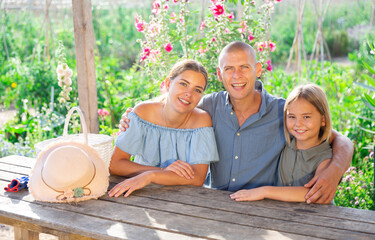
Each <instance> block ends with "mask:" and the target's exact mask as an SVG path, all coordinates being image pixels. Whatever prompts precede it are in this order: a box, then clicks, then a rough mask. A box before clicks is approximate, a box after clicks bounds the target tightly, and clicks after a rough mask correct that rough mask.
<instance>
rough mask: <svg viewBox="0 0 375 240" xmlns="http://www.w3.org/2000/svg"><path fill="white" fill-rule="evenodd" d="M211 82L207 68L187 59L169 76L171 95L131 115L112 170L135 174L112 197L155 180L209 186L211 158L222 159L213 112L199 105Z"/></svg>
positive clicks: (167, 81) (166, 81)
mask: <svg viewBox="0 0 375 240" xmlns="http://www.w3.org/2000/svg"><path fill="white" fill-rule="evenodd" d="M206 86H207V72H206V70H205V69H204V67H203V66H202V65H201V64H200V63H198V62H196V61H193V60H184V61H181V62H179V63H177V64H176V65H175V66H174V67H173V68H172V70H171V72H170V74H169V77H168V78H167V79H166V80H165V87H166V89H167V91H168V93H167V95H166V96H165V97H164V98H161V100H159V101H152V102H151V101H148V102H143V103H141V104H139V105H137V106H136V107H135V108H134V111H133V112H130V113H129V114H128V118H129V119H130V123H129V128H128V130H127V131H126V132H122V133H121V134H120V135H119V136H118V138H117V139H116V146H115V149H114V152H113V155H112V159H111V164H110V172H111V174H115V175H120V176H126V177H131V178H129V179H126V180H124V181H122V182H121V183H119V184H117V185H116V186H115V187H114V188H112V189H111V190H110V191H109V193H108V194H109V196H110V197H113V196H114V197H118V196H120V195H121V194H122V193H124V192H126V193H125V197H127V196H129V195H130V194H131V193H132V192H133V191H135V190H137V189H140V188H143V187H144V186H146V185H148V184H150V183H156V184H162V185H195V186H202V185H203V183H204V181H205V178H206V174H207V170H208V166H209V163H210V162H212V161H218V159H219V156H218V153H217V148H216V141H215V136H214V132H213V128H212V121H211V117H210V115H209V114H208V113H207V112H205V111H203V110H200V109H198V108H196V106H197V104H198V103H199V101H200V99H201V97H202V95H203V91H204V90H205V89H206ZM131 155H135V158H134V161H130V157H131Z"/></svg>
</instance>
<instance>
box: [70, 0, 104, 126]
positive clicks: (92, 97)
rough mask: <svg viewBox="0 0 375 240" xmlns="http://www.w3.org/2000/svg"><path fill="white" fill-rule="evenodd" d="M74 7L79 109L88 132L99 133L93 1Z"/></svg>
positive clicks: (75, 3)
mask: <svg viewBox="0 0 375 240" xmlns="http://www.w3.org/2000/svg"><path fill="white" fill-rule="evenodd" d="M72 7H73V23H74V38H75V44H76V59H77V78H78V80H77V85H78V98H79V107H80V108H81V110H82V112H83V115H84V116H85V120H86V123H87V130H88V132H90V133H98V132H99V120H98V98H97V89H96V75H95V54H94V49H95V35H94V28H93V24H92V13H91V1H90V0H72Z"/></svg>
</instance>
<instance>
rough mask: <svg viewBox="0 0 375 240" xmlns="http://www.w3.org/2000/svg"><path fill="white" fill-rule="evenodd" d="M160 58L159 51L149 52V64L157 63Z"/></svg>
mask: <svg viewBox="0 0 375 240" xmlns="http://www.w3.org/2000/svg"><path fill="white" fill-rule="evenodd" d="M159 58H160V51H159V50H155V49H152V50H151V52H150V60H151V62H154V63H155V62H157V61H158V60H159Z"/></svg>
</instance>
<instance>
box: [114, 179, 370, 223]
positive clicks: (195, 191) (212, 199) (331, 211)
mask: <svg viewBox="0 0 375 240" xmlns="http://www.w3.org/2000/svg"><path fill="white" fill-rule="evenodd" d="M116 178H117V177H116ZM111 179H113V178H112V177H111ZM115 182H117V180H116V181H115ZM153 188H156V189H158V191H155V190H153ZM162 189H163V190H162V191H161V189H160V186H158V185H150V186H149V187H147V188H145V189H143V191H142V193H143V195H142V196H148V197H152V198H157V199H165V196H164V195H165V193H164V192H165V191H172V192H176V191H177V192H180V191H183V193H184V195H181V194H173V196H172V197H173V199H170V200H171V201H176V202H180V203H184V204H192V203H195V202H198V203H199V204H203V205H204V206H207V207H213V206H214V207H215V208H219V209H222V210H228V211H235V212H244V211H245V212H246V211H247V212H248V211H249V207H259V208H264V209H267V208H268V209H269V210H277V211H279V210H284V211H290V212H292V213H293V214H303V215H306V214H307V213H308V215H309V216H310V215H315V216H325V217H329V218H337V219H346V220H353V221H358V222H360V223H361V222H367V223H372V224H374V223H375V214H374V212H373V211H369V210H361V209H353V208H344V207H338V206H330V205H320V204H306V203H288V202H281V201H273V200H262V201H254V202H241V203H239V204H236V205H232V203H233V202H235V201H233V200H232V199H230V197H229V194H230V192H228V191H218V190H215V189H207V188H198V187H192V186H181V187H178V188H174V187H171V186H164V187H163V188H162ZM203 205H202V206H203Z"/></svg>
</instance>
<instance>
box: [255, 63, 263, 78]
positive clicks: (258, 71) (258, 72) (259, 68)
mask: <svg viewBox="0 0 375 240" xmlns="http://www.w3.org/2000/svg"><path fill="white" fill-rule="evenodd" d="M255 74H256V76H257V77H260V75H262V64H261V63H260V62H257V64H256V65H255Z"/></svg>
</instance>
